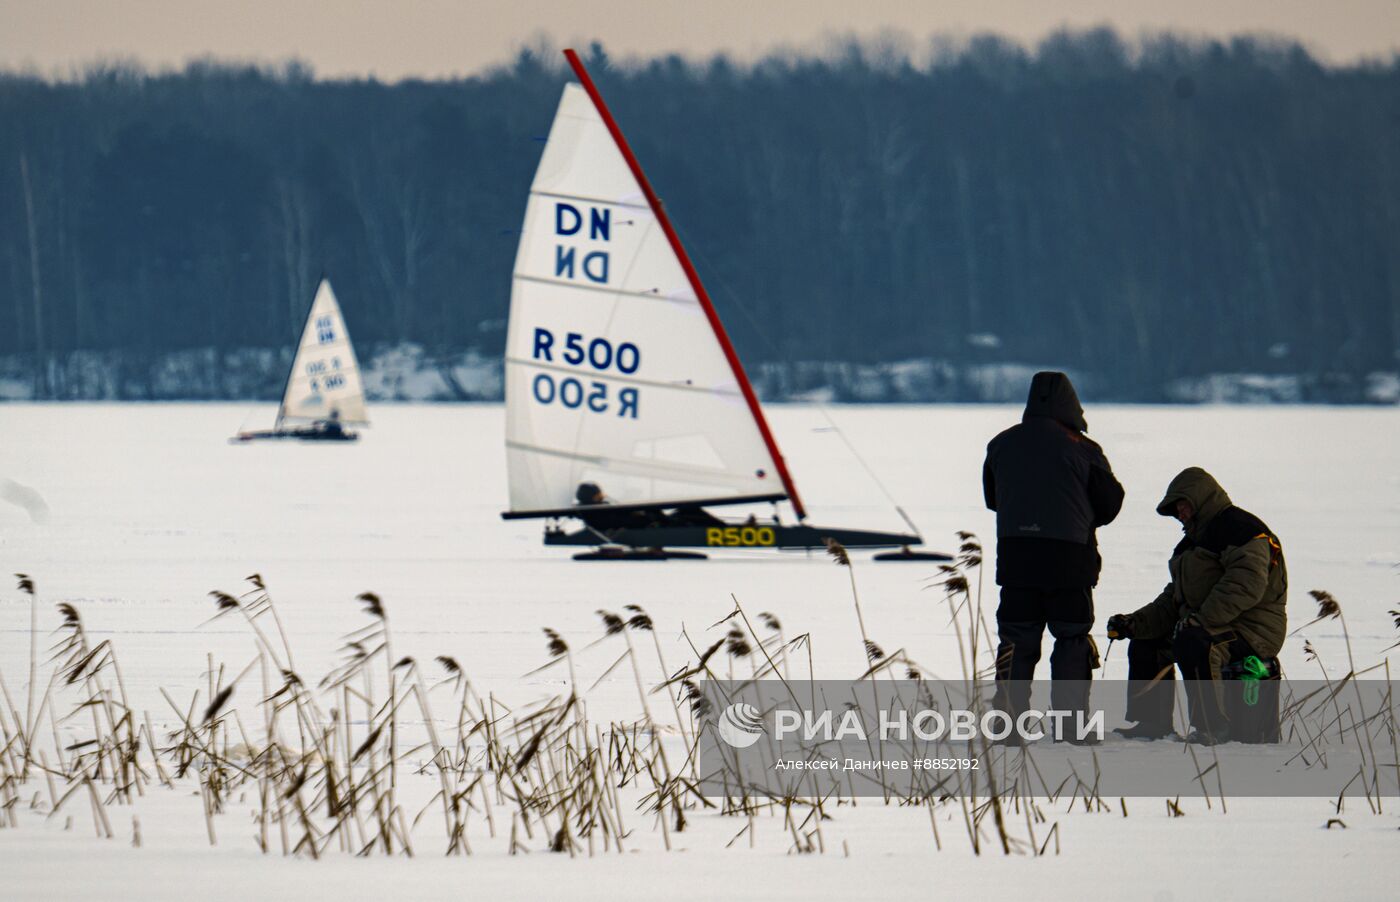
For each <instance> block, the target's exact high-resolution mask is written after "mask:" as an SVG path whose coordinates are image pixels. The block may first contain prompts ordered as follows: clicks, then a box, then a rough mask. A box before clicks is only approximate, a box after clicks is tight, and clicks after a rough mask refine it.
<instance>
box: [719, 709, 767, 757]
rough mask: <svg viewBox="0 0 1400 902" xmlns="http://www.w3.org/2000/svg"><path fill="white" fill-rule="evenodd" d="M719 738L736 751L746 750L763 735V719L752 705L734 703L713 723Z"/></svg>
mask: <svg viewBox="0 0 1400 902" xmlns="http://www.w3.org/2000/svg"><path fill="white" fill-rule="evenodd" d="M715 730H716V731H717V732H718V733H719V738H720V739H723V740H724V741H725V742H726V743H728V744H729V745H731V746H733V747H734V748H736V749H746V748H748V747H749V746H751V745H753V744H754V743H755V742H758V738H759V737H760V736H762V735H763V717H762V715H760V714H759V713H758V709H757V708H755V707H754V706H753V705H750V704H746V703H744V702H735V703H734V704H732V705H730V706H729V707H727V708H725V709H724V713H722V714H720V716H719V719H718V721H716V723H715Z"/></svg>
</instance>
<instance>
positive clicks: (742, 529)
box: [705, 526, 776, 548]
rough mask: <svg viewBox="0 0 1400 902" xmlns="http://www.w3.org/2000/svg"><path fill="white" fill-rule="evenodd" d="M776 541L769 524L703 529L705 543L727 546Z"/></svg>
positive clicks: (754, 544) (766, 543)
mask: <svg viewBox="0 0 1400 902" xmlns="http://www.w3.org/2000/svg"><path fill="white" fill-rule="evenodd" d="M775 541H776V536H775V535H774V533H773V527H771V526H709V527H706V529H705V544H706V545H722V546H725V547H728V548H742V547H746V546H757V545H772V544H773V543H774V542H775Z"/></svg>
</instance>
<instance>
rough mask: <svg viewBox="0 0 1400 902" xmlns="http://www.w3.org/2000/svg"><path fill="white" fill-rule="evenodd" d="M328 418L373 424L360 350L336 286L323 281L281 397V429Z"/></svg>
mask: <svg viewBox="0 0 1400 902" xmlns="http://www.w3.org/2000/svg"><path fill="white" fill-rule="evenodd" d="M328 419H336V420H339V421H340V422H341V423H344V424H347V425H348V424H354V425H366V424H368V423H369V416H368V414H367V412H366V410H365V395H364V388H363V386H362V384H361V381H360V366H359V362H358V361H357V360H356V358H355V347H354V345H352V344H351V343H350V333H349V331H348V330H347V329H346V328H345V318H344V317H343V316H342V315H341V312H340V304H339V303H338V302H337V301H336V299H335V292H334V291H332V290H331V283H330V281H329V280H327V279H322V280H321V283H320V285H318V286H317V288H316V297H315V299H314V300H313V301H312V302H311V310H310V312H308V313H307V316H306V326H305V328H304V329H303V330H302V335H301V342H300V344H298V345H297V352H296V357H295V358H294V359H293V361H292V369H291V372H290V373H289V374H288V376H287V384H286V386H285V388H284V389H283V392H282V406H281V407H280V408H279V409H278V412H277V425H278V426H279V427H280V426H282V424H284V423H287V422H312V421H316V420H328Z"/></svg>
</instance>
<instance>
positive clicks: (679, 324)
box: [505, 56, 801, 513]
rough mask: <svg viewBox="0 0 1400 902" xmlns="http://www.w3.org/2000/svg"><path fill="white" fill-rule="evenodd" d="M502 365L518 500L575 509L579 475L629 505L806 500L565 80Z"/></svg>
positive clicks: (627, 175) (679, 265)
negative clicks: (798, 493)
mask: <svg viewBox="0 0 1400 902" xmlns="http://www.w3.org/2000/svg"><path fill="white" fill-rule="evenodd" d="M570 59H571V62H575V63H576V58H574V57H572V56H571V57H570ZM576 70H577V71H579V73H580V78H581V80H584V79H586V73H583V72H582V70H581V67H580V66H577V65H576ZM585 88H586V89H587V90H585ZM658 226H659V228H658ZM505 370H506V373H505V376H506V379H505V381H506V386H505V388H506V459H507V468H508V472H509V478H510V506H511V510H512V511H513V512H516V513H524V512H530V511H549V510H556V511H557V510H561V509H567V508H568V507H569V506H570V505H573V504H574V503H575V501H576V499H577V497H578V495H577V492H578V489H579V487H580V486H581V485H582V484H584V483H593V484H596V485H598V486H600V487H601V488H602V490H603V491H604V492H605V494H606V496H607V497H608V498H609V499H610V500H611V501H612V502H614V503H616V504H620V505H649V504H654V503H661V502H666V503H671V504H695V503H721V501H720V499H725V498H733V499H753V498H763V499H773V498H790V499H791V500H793V502H794V506H795V507H797V508H798V510H799V512H800V510H801V508H800V502H798V501H797V499H796V495H795V492H794V491H793V490H792V487H791V483H790V479H789V477H788V476H787V474H786V471H785V469H784V467H783V465H782V460H781V457H780V456H779V455H778V453H777V450H776V445H775V444H774V443H773V441H772V436H771V434H770V433H769V432H768V430H767V424H766V423H765V422H764V421H763V418H762V413H761V411H760V410H759V409H758V407H757V399H756V397H755V396H754V395H753V390H752V388H751V387H750V386H749V385H748V381H747V378H746V377H745V376H744V374H743V369H742V367H741V366H740V365H739V363H738V359H737V357H736V356H734V353H733V348H732V347H730V346H729V344H728V339H727V337H726V336H724V335H723V330H722V328H721V327H719V325H718V319H717V317H715V316H714V313H713V308H712V307H711V305H710V304H709V302H708V298H707V297H706V296H705V295H704V290H703V286H701V285H700V284H699V280H698V277H696V276H695V274H694V270H693V267H692V266H691V265H690V262H689V260H688V259H687V258H685V256H684V251H683V249H681V248H680V245H679V241H678V239H677V238H676V237H675V234H674V230H673V229H671V227H670V225H669V222H668V221H667V220H666V218H665V214H664V212H663V211H661V209H660V207H659V202H658V201H657V200H656V198H655V195H654V194H653V193H652V191H651V188H650V185H648V184H646V183H645V177H644V176H643V175H641V173H640V169H638V168H635V167H634V161H633V160H632V159H631V155H630V151H629V150H627V148H626V146H625V143H622V142H621V141H620V132H617V131H616V130H615V124H613V123H611V121H610V117H609V116H608V115H607V113H606V108H605V107H603V106H602V105H601V100H600V98H598V97H597V96H596V93H594V91H593V90H592V88H591V85H590V84H589V83H587V82H586V81H585V86H584V87H580V86H579V85H573V84H571V85H568V86H566V87H565V89H564V92H563V95H562V97H561V98H560V102H559V108H558V110H557V112H556V114H555V119H554V124H553V126H552V127H551V129H550V134H549V138H548V140H547V142H546V144H545V149H544V153H543V154H542V156H541V159H540V164H539V168H538V170H537V171H536V174H535V179H534V182H533V184H532V185H531V188H530V196H529V200H528V203H527V205H526V212H525V222H524V226H523V228H522V230H521V239H520V246H519V250H518V252H517V255H516V261H515V270H514V279H513V281H512V288H511V310H510V322H509V327H508V330H507V336H506V354H505ZM668 389H673V390H668Z"/></svg>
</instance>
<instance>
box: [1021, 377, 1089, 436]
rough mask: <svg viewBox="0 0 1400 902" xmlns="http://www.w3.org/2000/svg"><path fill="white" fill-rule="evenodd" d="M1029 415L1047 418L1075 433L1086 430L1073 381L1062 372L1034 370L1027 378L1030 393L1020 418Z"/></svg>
mask: <svg viewBox="0 0 1400 902" xmlns="http://www.w3.org/2000/svg"><path fill="white" fill-rule="evenodd" d="M1030 417H1049V418H1051V419H1052V420H1056V421H1057V422H1060V423H1063V424H1064V425H1065V426H1067V427H1068V428H1070V429H1073V430H1074V431H1075V432H1088V431H1089V423H1088V422H1087V421H1086V420H1085V419H1084V408H1083V407H1082V406H1081V405H1080V403H1079V395H1078V394H1076V393H1075V391H1074V383H1073V382H1070V381H1069V377H1068V376H1066V375H1065V374H1064V373H1049V372H1047V373H1036V374H1035V377H1034V378H1033V379H1031V391H1030V396H1029V397H1027V398H1026V412H1025V414H1023V415H1022V417H1021V419H1022V421H1025V420H1027V419H1029V418H1030Z"/></svg>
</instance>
